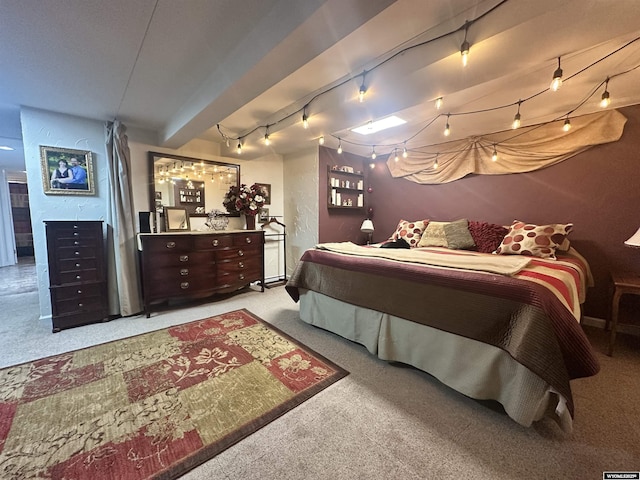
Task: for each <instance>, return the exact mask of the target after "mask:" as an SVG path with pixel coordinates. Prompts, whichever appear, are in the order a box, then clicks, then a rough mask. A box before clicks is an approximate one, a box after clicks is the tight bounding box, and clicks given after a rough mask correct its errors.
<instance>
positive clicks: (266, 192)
mask: <svg viewBox="0 0 640 480" xmlns="http://www.w3.org/2000/svg"><path fill="white" fill-rule="evenodd" d="M256 185H258V186H259V187H260V188H261V189H262V196H263V197H264V204H265V205H271V184H270V183H257V182H256Z"/></svg>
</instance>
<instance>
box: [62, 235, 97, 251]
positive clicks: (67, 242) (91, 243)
mask: <svg viewBox="0 0 640 480" xmlns="http://www.w3.org/2000/svg"><path fill="white" fill-rule="evenodd" d="M75 233H76V234H77V233H78V232H75ZM54 241H55V246H56V248H62V247H72V248H73V247H89V248H91V249H93V250H95V249H96V247H97V244H98V242H99V241H100V242H102V238H96V237H95V236H93V235H86V236H83V235H79V236H77V237H72V236H69V237H57V238H56V239H55V240H54Z"/></svg>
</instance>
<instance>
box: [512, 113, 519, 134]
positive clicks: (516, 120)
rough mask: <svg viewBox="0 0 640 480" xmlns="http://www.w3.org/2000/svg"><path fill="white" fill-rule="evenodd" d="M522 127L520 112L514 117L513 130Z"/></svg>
mask: <svg viewBox="0 0 640 480" xmlns="http://www.w3.org/2000/svg"><path fill="white" fill-rule="evenodd" d="M520 125H521V122H520V112H518V113H516V114H515V116H514V117H513V123H512V124H511V128H513V129H514V130H515V129H516V128H520Z"/></svg>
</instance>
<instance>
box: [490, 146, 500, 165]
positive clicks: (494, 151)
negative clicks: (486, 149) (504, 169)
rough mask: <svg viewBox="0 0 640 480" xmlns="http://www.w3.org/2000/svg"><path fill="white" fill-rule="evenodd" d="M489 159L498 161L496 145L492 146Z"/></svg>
mask: <svg viewBox="0 0 640 480" xmlns="http://www.w3.org/2000/svg"><path fill="white" fill-rule="evenodd" d="M491 161H492V162H497V161H498V151H497V150H496V147H495V146H494V147H493V154H492V155H491Z"/></svg>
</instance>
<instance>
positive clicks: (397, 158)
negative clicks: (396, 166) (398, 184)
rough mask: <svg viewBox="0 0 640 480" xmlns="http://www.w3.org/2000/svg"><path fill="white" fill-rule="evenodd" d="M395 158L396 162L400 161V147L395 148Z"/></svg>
mask: <svg viewBox="0 0 640 480" xmlns="http://www.w3.org/2000/svg"><path fill="white" fill-rule="evenodd" d="M393 160H394V161H395V162H396V163H397V162H399V161H400V157H398V147H396V148H394V149H393Z"/></svg>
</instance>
